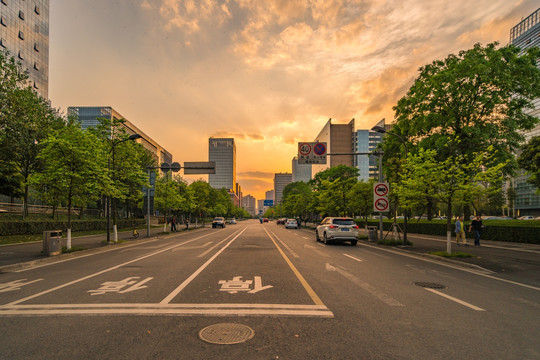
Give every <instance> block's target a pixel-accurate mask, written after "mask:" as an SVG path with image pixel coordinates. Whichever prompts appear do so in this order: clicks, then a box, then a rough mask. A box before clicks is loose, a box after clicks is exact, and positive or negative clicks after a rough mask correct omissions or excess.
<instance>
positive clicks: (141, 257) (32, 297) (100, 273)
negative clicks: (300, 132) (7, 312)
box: [7, 229, 245, 305]
mask: <svg viewBox="0 0 540 360" xmlns="http://www.w3.org/2000/svg"><path fill="white" fill-rule="evenodd" d="M244 230H245V229H244ZM212 234H213V232H210V233H208V234H206V235H202V236H199V237H197V238H195V239H191V240H188V241H186V242H184V243H181V244H176V245H173V246H169V247H166V248H165V249H161V250H158V251H154V252H153V253H150V254H148V255H144V256H140V257H138V258H135V259H133V260H130V261H126V262H124V263H122V264H119V265H116V266H113V267H110V268H108V269H105V270H101V271H98V272H96V273H93V274H90V275H87V276H84V277H82V278H79V279H77V280H73V281H70V282H68V283H65V284H62V285H58V286H56V287H53V288H51V289H48V290H45V291H42V292H40V293H37V294H34V295H30V296H27V297H25V298H22V299H19V300H16V301H13V302H11V303H9V304H7V305H16V304H20V303H22V302H25V301H28V300H31V299H35V298H37V297H40V296H42V295H45V294H49V293H51V292H53V291H56V290H59V289H63V288H65V287H68V286H70V285H73V284H77V283H79V282H81V281H85V280H88V279H91V278H93V277H96V276H99V275H102V274H105V273H107V272H109V271H113V270H116V269H118V268H121V267H122V266H126V265H129V264H132V263H134V262H137V261H140V260H144V259H146V258H149V257H151V256H154V255H158V254H161V253H163V252H165V251H169V250H172V249H174V248H177V247H179V246H184V245H186V244H189V243H192V242H194V241H197V240H200V239H202V238H205V237H207V236H210V235H212Z"/></svg>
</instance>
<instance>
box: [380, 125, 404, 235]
mask: <svg viewBox="0 0 540 360" xmlns="http://www.w3.org/2000/svg"><path fill="white" fill-rule="evenodd" d="M371 130H372V131H375V132H378V133H381V134H390V135H392V136H395V137H397V138H398V139H399V140H400V141H401V142H402V143H403V146H405V160H407V153H408V152H409V151H408V149H407V142H406V141H405V139H403V138H402V137H401V136H399V135H398V134H395V133H393V132H390V131H386V130H385V128H384V127H382V126H378V125H375V126H374V127H373V128H371ZM403 215H404V216H403V243H404V244H405V245H407V209H405V212H404V214H403Z"/></svg>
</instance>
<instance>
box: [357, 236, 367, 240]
mask: <svg viewBox="0 0 540 360" xmlns="http://www.w3.org/2000/svg"><path fill="white" fill-rule="evenodd" d="M358 240H369V236H367V235H359V236H358Z"/></svg>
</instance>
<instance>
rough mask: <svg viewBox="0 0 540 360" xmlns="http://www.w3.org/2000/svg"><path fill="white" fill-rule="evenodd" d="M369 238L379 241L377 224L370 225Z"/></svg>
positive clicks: (368, 228)
mask: <svg viewBox="0 0 540 360" xmlns="http://www.w3.org/2000/svg"><path fill="white" fill-rule="evenodd" d="M367 230H368V240H369V241H378V240H379V237H378V236H377V230H378V229H377V227H376V226H368V227H367Z"/></svg>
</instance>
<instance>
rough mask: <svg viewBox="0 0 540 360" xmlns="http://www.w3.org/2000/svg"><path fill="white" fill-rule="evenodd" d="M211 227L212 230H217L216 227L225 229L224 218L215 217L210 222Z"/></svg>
mask: <svg viewBox="0 0 540 360" xmlns="http://www.w3.org/2000/svg"><path fill="white" fill-rule="evenodd" d="M212 227H213V228H217V227H221V228H224V227H225V218H224V217H221V216H218V217H215V218H214V220H212Z"/></svg>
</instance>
